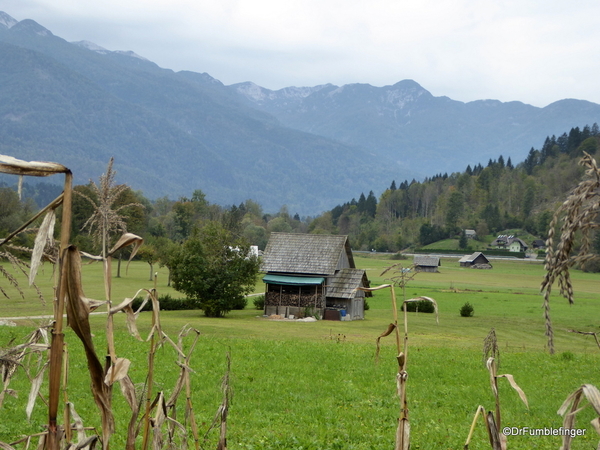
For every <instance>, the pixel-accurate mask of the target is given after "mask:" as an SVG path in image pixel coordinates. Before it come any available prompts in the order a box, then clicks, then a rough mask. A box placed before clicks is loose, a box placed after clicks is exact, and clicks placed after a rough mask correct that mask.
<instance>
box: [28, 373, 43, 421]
mask: <svg viewBox="0 0 600 450" xmlns="http://www.w3.org/2000/svg"><path fill="white" fill-rule="evenodd" d="M46 367H48V364H44V366H43V367H42V370H40V371H39V373H38V374H37V375H36V376H35V378H34V379H33V380H31V390H30V391H29V400H28V401H27V406H26V407H25V413H26V414H27V420H31V413H32V412H33V407H34V406H35V399H36V398H37V396H38V394H39V392H40V387H41V386H42V382H43V381H44V373H45V372H46Z"/></svg>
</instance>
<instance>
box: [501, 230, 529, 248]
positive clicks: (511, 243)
mask: <svg viewBox="0 0 600 450" xmlns="http://www.w3.org/2000/svg"><path fill="white" fill-rule="evenodd" d="M492 246H493V247H498V248H500V249H507V250H508V251H509V252H524V251H527V249H528V248H529V246H528V245H527V244H526V243H525V242H524V241H523V240H521V239H519V238H518V237H515V236H512V235H506V234H501V235H500V236H498V237H497V238H496V239H494V241H493V242H492Z"/></svg>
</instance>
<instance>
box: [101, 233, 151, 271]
mask: <svg viewBox="0 0 600 450" xmlns="http://www.w3.org/2000/svg"><path fill="white" fill-rule="evenodd" d="M143 243H144V239H143V238H141V237H139V236H137V235H135V234H133V233H125V234H124V235H123V236H121V238H120V239H119V240H118V241H117V243H116V244H115V245H114V246H113V248H111V249H110V251H109V252H108V256H112V255H114V254H115V253H116V252H117V251H119V250H121V249H122V248H125V247H129V246H130V245H133V249H132V250H131V254H130V255H129V260H128V261H127V269H128V268H129V263H130V262H131V260H132V259H133V257H134V256H135V255H136V253H137V251H138V250H139V248H140V247H141V246H142V244H143ZM127 269H126V270H127Z"/></svg>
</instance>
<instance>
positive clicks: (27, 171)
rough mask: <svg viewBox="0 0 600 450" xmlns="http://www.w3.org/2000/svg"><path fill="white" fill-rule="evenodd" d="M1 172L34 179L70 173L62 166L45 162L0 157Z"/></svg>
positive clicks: (5, 156)
mask: <svg viewBox="0 0 600 450" xmlns="http://www.w3.org/2000/svg"><path fill="white" fill-rule="evenodd" d="M0 172H2V173H11V174H13V175H30V176H34V177H47V176H49V175H55V174H57V173H68V172H70V170H69V169H67V168H66V167H65V166H63V165H62V164H57V163H52V162H43V161H23V160H21V159H17V158H13V157H12V156H7V155H0Z"/></svg>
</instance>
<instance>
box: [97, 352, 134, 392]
mask: <svg viewBox="0 0 600 450" xmlns="http://www.w3.org/2000/svg"><path fill="white" fill-rule="evenodd" d="M130 365H131V361H129V360H128V359H127V358H116V359H115V360H113V361H112V364H111V366H110V367H109V368H108V371H107V372H106V376H105V377H104V383H105V384H106V385H108V386H110V385H112V384H114V383H115V382H116V381H121V380H122V379H123V378H125V377H126V376H127V373H128V372H129V366H130Z"/></svg>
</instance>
